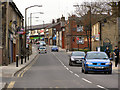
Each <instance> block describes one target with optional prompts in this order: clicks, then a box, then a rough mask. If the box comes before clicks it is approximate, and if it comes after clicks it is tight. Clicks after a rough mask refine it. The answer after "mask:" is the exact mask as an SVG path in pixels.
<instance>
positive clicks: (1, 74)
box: [0, 45, 38, 89]
mask: <svg viewBox="0 0 120 90" xmlns="http://www.w3.org/2000/svg"><path fill="white" fill-rule="evenodd" d="M37 55H38V52H37V48H36V45H33V47H32V54H31V55H30V56H29V60H28V57H27V58H26V63H25V59H23V64H21V60H19V61H18V67H16V62H14V63H11V64H9V65H8V66H0V89H2V88H5V87H6V86H7V82H4V81H3V78H8V77H9V78H10V77H11V78H12V77H14V76H15V74H16V73H17V72H19V71H20V70H22V69H23V68H25V67H26V66H27V65H29V64H30V63H31V62H32V61H33V60H34V58H35V57H36V56H37Z"/></svg>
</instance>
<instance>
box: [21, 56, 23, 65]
mask: <svg viewBox="0 0 120 90" xmlns="http://www.w3.org/2000/svg"><path fill="white" fill-rule="evenodd" d="M21 64H23V55H21Z"/></svg>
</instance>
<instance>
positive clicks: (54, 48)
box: [51, 46, 59, 52]
mask: <svg viewBox="0 0 120 90" xmlns="http://www.w3.org/2000/svg"><path fill="white" fill-rule="evenodd" d="M51 51H57V52H58V51H59V50H58V47H57V46H52V48H51Z"/></svg>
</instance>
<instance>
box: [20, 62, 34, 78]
mask: <svg viewBox="0 0 120 90" xmlns="http://www.w3.org/2000/svg"><path fill="white" fill-rule="evenodd" d="M35 62H36V60H35V61H33V62H32V63H31V64H30V65H29V66H28V67H26V69H25V70H24V71H23V72H22V74H21V77H23V75H24V73H25V72H26V71H27V70H28V69H30V68H31V67H32V65H33V64H34V63H35Z"/></svg>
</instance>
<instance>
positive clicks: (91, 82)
mask: <svg viewBox="0 0 120 90" xmlns="http://www.w3.org/2000/svg"><path fill="white" fill-rule="evenodd" d="M82 80H84V81H86V82H88V83H92V82H90V81H89V80H87V79H85V78H82Z"/></svg>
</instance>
